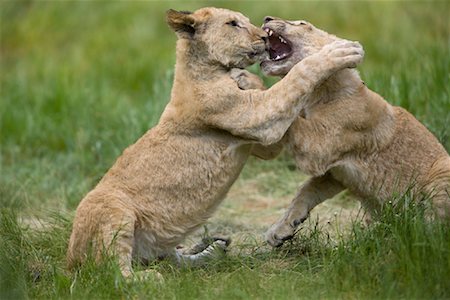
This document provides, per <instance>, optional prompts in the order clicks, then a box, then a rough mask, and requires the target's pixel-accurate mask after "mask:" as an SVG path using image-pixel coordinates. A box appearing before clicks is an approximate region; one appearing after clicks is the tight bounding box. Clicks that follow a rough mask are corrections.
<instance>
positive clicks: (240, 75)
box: [230, 69, 264, 90]
mask: <svg viewBox="0 0 450 300" xmlns="http://www.w3.org/2000/svg"><path fill="white" fill-rule="evenodd" d="M230 77H231V79H233V80H234V81H235V82H236V84H237V85H238V87H239V88H240V89H241V90H251V89H264V84H263V81H262V80H261V78H259V77H258V76H257V75H255V74H253V73H250V72H249V71H247V70H243V69H231V71H230Z"/></svg>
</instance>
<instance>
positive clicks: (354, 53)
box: [318, 40, 364, 71]
mask: <svg viewBox="0 0 450 300" xmlns="http://www.w3.org/2000/svg"><path fill="white" fill-rule="evenodd" d="M318 54H319V55H320V56H322V60H323V57H325V58H326V61H327V62H329V63H330V68H331V69H332V70H333V71H337V70H341V69H345V68H355V67H356V66H357V65H358V64H360V63H361V62H362V60H363V58H364V49H363V47H362V46H361V44H360V43H358V42H351V41H347V40H338V41H335V42H333V43H330V44H328V45H325V46H324V47H323V48H322V49H321V50H320V52H319V53H318Z"/></svg>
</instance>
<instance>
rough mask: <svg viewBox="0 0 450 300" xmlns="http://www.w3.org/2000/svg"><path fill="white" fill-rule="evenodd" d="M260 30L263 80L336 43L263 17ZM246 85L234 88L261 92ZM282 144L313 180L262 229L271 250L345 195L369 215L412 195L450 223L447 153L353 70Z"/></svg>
mask: <svg viewBox="0 0 450 300" xmlns="http://www.w3.org/2000/svg"><path fill="white" fill-rule="evenodd" d="M263 29H264V30H265V31H266V32H267V33H268V35H269V44H270V49H269V54H270V59H268V60H266V61H264V62H263V63H262V64H261V68H262V70H263V72H264V73H265V74H268V75H278V76H284V75H286V74H287V73H288V72H289V70H290V69H291V68H292V67H293V66H294V65H295V64H297V63H298V62H299V61H302V60H303V59H305V58H307V57H309V56H310V55H313V54H314V53H317V51H319V50H320V49H321V48H322V47H323V46H324V45H327V44H329V43H332V42H334V41H336V40H339V38H337V37H335V36H333V35H330V34H328V33H326V32H324V31H322V30H320V29H317V28H315V27H314V26H313V25H311V24H310V23H308V22H305V21H286V20H282V19H278V18H274V17H266V18H265V20H264V25H263ZM323 63H326V60H325V59H324V62H323ZM253 79H254V80H253V82H252V81H251V79H250V78H247V85H246V86H244V85H241V86H240V87H241V88H258V87H259V88H262V86H261V84H260V80H259V79H258V78H253ZM239 84H240V83H239V81H238V85H239ZM284 141H285V144H286V145H287V146H288V148H289V149H290V150H291V152H292V154H293V156H294V158H295V161H296V164H297V166H298V167H299V169H300V170H302V171H304V172H306V173H308V174H310V175H312V176H313V177H312V178H310V179H309V180H308V181H307V182H306V183H304V184H303V185H302V187H301V188H300V190H299V192H298V194H297V196H296V197H295V199H294V200H293V201H292V203H291V205H290V207H289V208H288V210H287V212H286V213H285V215H284V216H283V217H282V218H281V219H280V220H279V221H278V222H277V223H275V224H274V225H273V226H272V227H271V228H270V229H269V231H268V233H267V235H266V237H267V241H268V242H269V243H270V244H271V245H272V246H279V245H281V244H282V243H283V242H284V241H285V240H287V239H289V238H291V237H292V236H293V234H294V231H295V229H296V228H297V226H298V225H299V224H300V223H302V222H303V221H304V220H305V219H306V218H307V217H308V214H309V212H310V211H311V210H312V209H313V208H314V207H315V206H316V205H318V204H319V203H321V202H322V201H324V200H326V199H328V198H331V197H333V196H334V195H336V194H337V193H339V192H341V191H342V190H344V189H348V190H349V191H351V192H352V193H353V194H354V195H356V196H357V198H358V199H359V200H360V201H361V203H362V205H363V206H364V207H365V208H366V210H367V211H368V212H369V213H371V214H373V213H376V212H377V211H379V209H380V208H381V206H382V204H383V202H384V201H386V200H387V199H390V198H392V197H393V196H394V195H403V194H405V193H407V192H412V193H413V195H414V196H415V198H416V199H417V200H418V201H419V200H420V199H424V198H430V199H431V200H432V201H431V202H432V206H433V209H434V211H430V213H432V215H437V216H438V217H445V216H447V217H448V216H449V213H450V198H449V194H450V157H449V155H448V153H447V152H446V150H445V149H444V147H443V146H442V145H441V144H440V143H439V142H438V140H437V139H436V138H435V137H434V136H433V135H432V134H431V133H430V132H429V131H428V130H427V129H426V128H425V127H424V126H423V125H422V124H421V123H419V122H418V121H417V120H416V119H415V118H414V117H413V116H412V115H411V114H410V113H408V112H407V111H406V110H404V109H403V108H401V107H395V106H392V105H390V104H389V103H387V102H386V101H385V100H384V99H383V98H382V97H381V96H380V95H378V94H376V93H374V92H372V91H371V90H369V89H368V88H367V87H366V86H365V85H364V83H363V82H362V81H361V79H360V77H359V75H358V72H357V71H356V70H354V69H344V70H341V71H339V72H337V73H335V74H333V75H331V76H330V77H329V78H328V79H327V80H326V81H324V82H323V83H322V84H320V85H319V86H317V87H316V89H315V91H314V92H313V93H312V95H311V96H310V97H308V98H307V99H305V100H304V101H303V103H302V108H301V112H300V116H299V117H298V118H297V119H296V120H295V121H294V123H293V124H292V126H291V127H290V128H289V130H288V132H287V134H286V136H285V138H284Z"/></svg>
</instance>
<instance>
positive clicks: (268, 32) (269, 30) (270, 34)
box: [264, 27, 273, 36]
mask: <svg viewBox="0 0 450 300" xmlns="http://www.w3.org/2000/svg"><path fill="white" fill-rule="evenodd" d="M264 31H265V32H267V34H268V35H269V36H272V35H273V31H272V29H270V28H267V27H266V28H264Z"/></svg>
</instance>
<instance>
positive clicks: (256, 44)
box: [167, 7, 267, 68]
mask: <svg viewBox="0 0 450 300" xmlns="http://www.w3.org/2000/svg"><path fill="white" fill-rule="evenodd" d="M167 23H168V24H169V26H170V27H171V28H172V29H173V30H174V31H175V32H176V33H177V36H178V38H179V39H184V40H185V42H186V43H188V47H189V48H190V49H191V50H192V51H191V54H193V55H194V56H196V57H197V59H198V60H200V61H202V62H204V63H208V64H213V65H221V66H224V67H226V68H244V67H247V66H248V65H251V64H253V63H255V62H257V61H261V60H263V59H265V58H266V57H267V52H266V44H265V40H266V38H267V33H266V32H265V31H263V30H262V29H261V28H258V27H256V26H254V25H252V24H251V23H250V21H249V19H248V18H247V17H245V16H244V15H242V14H240V13H238V12H233V11H230V10H227V9H220V8H212V7H208V8H202V9H199V10H197V11H195V12H193V13H191V12H178V11H175V10H169V11H168V12H167Z"/></svg>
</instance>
